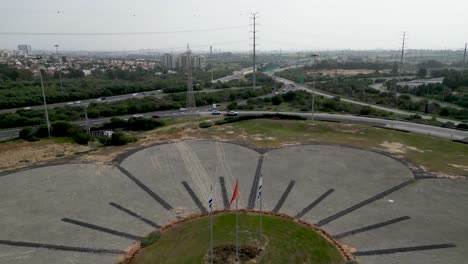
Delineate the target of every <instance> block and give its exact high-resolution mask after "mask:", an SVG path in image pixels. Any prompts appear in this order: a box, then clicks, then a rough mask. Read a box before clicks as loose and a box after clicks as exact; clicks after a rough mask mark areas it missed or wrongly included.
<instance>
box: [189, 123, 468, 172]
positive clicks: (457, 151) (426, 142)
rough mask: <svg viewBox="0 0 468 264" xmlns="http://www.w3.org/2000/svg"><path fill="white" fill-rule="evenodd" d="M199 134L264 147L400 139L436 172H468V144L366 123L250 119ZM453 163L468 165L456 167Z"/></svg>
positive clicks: (407, 153)
mask: <svg viewBox="0 0 468 264" xmlns="http://www.w3.org/2000/svg"><path fill="white" fill-rule="evenodd" d="M197 134H198V135H203V134H205V135H207V136H211V137H214V138H223V139H229V140H236V141H240V142H244V143H248V144H253V145H256V146H260V147H275V146H279V145H282V144H285V143H298V142H314V141H316V142H331V143H344V144H349V145H356V146H363V147H369V148H378V149H382V150H388V148H386V147H384V146H381V144H382V143H384V142H392V143H400V144H403V146H401V150H402V151H403V153H397V154H399V155H402V156H404V157H406V158H408V159H409V160H411V161H413V162H414V163H416V164H418V165H420V166H423V167H424V168H426V169H427V170H429V171H431V172H435V173H443V174H453V175H468V172H467V169H468V145H464V144H461V143H455V142H452V141H450V140H444V139H439V138H434V137H430V136H423V135H417V134H411V133H403V132H399V131H393V130H387V129H380V128H374V127H369V126H362V125H347V124H339V123H328V122H316V124H315V125H314V126H311V125H310V124H309V121H289V120H267V119H261V120H249V121H243V122H238V123H233V124H227V125H224V126H215V127H211V128H208V129H201V130H199V131H198V132H197ZM450 164H455V165H461V166H466V167H465V168H456V167H454V166H452V165H450Z"/></svg>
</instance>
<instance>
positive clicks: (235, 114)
mask: <svg viewBox="0 0 468 264" xmlns="http://www.w3.org/2000/svg"><path fill="white" fill-rule="evenodd" d="M225 115H226V116H237V115H239V113H238V112H236V111H229V112H227V113H226V114H225Z"/></svg>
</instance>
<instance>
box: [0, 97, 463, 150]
mask: <svg viewBox="0 0 468 264" xmlns="http://www.w3.org/2000/svg"><path fill="white" fill-rule="evenodd" d="M225 106H226V104H225V103H222V104H221V106H220V107H219V108H220V109H223V108H225ZM238 113H239V114H240V115H252V114H258V115H261V114H274V113H278V112H270V111H238ZM279 113H281V114H294V115H300V116H303V117H306V118H311V114H310V113H294V112H279ZM153 115H158V116H160V117H161V118H178V117H186V116H187V113H185V112H181V111H179V110H171V111H162V112H151V113H144V114H142V116H143V117H147V118H149V117H152V116H153ZM197 115H200V116H210V115H212V113H211V108H210V107H209V106H204V107H198V108H197ZM133 116H134V115H124V116H118V118H122V119H128V118H130V117H133ZM111 118H112V117H106V118H99V119H89V121H88V126H90V127H91V126H95V125H100V124H102V123H104V122H108V121H109V120H110V119H111ZM314 118H316V119H317V120H324V121H338V122H343V123H357V124H363V125H370V126H381V127H386V128H393V129H399V130H405V131H409V132H413V133H417V134H422V135H429V136H435V137H441V138H446V139H456V140H464V141H467V142H468V131H462V130H457V129H450V128H443V127H436V126H429V125H422V124H416V123H410V122H404V121H396V120H388V119H381V118H372V117H364V116H352V115H340V114H327V113H316V114H315V115H314ZM72 123H73V124H76V125H79V126H86V122H85V121H77V122H72ZM20 130H21V128H15V129H8V130H2V131H0V138H9V137H16V136H18V133H19V131H20Z"/></svg>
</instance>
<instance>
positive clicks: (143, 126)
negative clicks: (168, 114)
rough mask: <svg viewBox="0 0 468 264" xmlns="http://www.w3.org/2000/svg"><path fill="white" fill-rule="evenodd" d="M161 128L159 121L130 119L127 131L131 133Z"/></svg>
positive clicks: (139, 118) (138, 118) (161, 124)
mask: <svg viewBox="0 0 468 264" xmlns="http://www.w3.org/2000/svg"><path fill="white" fill-rule="evenodd" d="M161 126H163V123H162V122H161V121H158V120H154V119H151V118H142V117H132V118H130V119H129V120H128V129H129V130H133V131H140V130H151V129H155V128H157V127H161Z"/></svg>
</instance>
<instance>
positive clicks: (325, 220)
mask: <svg viewBox="0 0 468 264" xmlns="http://www.w3.org/2000/svg"><path fill="white" fill-rule="evenodd" d="M413 181H414V180H412V179H411V180H408V181H405V182H403V183H401V184H399V185H397V186H394V187H392V188H390V189H388V190H386V191H383V192H381V193H379V194H377V195H374V196H372V197H371V198H369V199H367V200H364V201H362V202H360V203H358V204H355V205H353V206H351V207H349V208H347V209H344V210H343V211H340V212H338V213H336V214H334V215H331V216H329V217H327V218H325V219H322V220H320V221H319V222H318V223H317V226H323V225H326V224H328V223H330V222H332V221H334V220H336V219H338V218H340V217H342V216H344V215H347V214H349V213H351V212H352V211H354V210H357V209H359V208H361V207H363V206H365V205H368V204H370V203H372V202H375V201H377V200H378V199H381V198H383V197H385V196H387V195H389V194H391V193H393V192H395V191H398V190H400V189H401V188H403V187H405V186H407V185H408V184H410V183H412V182H413Z"/></svg>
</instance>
